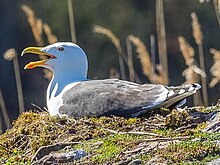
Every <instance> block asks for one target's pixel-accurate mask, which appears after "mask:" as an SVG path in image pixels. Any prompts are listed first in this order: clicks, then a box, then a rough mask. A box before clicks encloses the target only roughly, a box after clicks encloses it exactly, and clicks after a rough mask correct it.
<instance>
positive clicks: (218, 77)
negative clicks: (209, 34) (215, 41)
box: [209, 48, 220, 88]
mask: <svg viewBox="0 0 220 165" xmlns="http://www.w3.org/2000/svg"><path fill="white" fill-rule="evenodd" d="M210 53H211V54H213V56H214V57H213V59H214V65H213V66H212V67H211V69H210V72H211V74H212V76H213V78H212V80H211V82H210V84H209V86H210V87H211V88H212V87H214V86H215V85H216V84H217V83H219V82H220V51H219V50H216V49H214V48H212V49H210Z"/></svg>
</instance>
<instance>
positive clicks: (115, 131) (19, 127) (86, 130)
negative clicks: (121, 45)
mask: <svg viewBox="0 0 220 165" xmlns="http://www.w3.org/2000/svg"><path fill="white" fill-rule="evenodd" d="M198 110H199V109H198ZM215 110H216V108H215ZM187 111H188V112H189V113H188V117H190V109H187ZM195 111H196V110H195V109H194V110H193V112H195ZM174 113H177V112H173V113H171V114H172V115H173V114H174ZM198 113H199V112H198ZM200 113H201V112H200ZM171 114H169V115H171ZM185 114H186V113H185V112H184V113H183V116H184V115H185ZM202 114H203V113H202ZM204 114H206V113H204ZM169 115H168V116H167V117H163V116H161V115H159V114H152V115H151V116H150V117H149V118H145V117H143V118H127V119H126V118H123V117H114V116H112V117H100V118H80V119H68V118H59V117H57V116H55V117H51V116H49V114H48V113H46V112H41V113H35V112H25V113H23V114H22V115H20V116H19V118H18V119H17V120H16V121H14V123H13V127H12V128H11V129H9V130H7V131H6V132H5V133H4V134H3V135H1V136H0V162H1V163H3V164H30V161H31V159H32V158H33V156H34V154H35V153H36V151H37V150H38V149H39V148H40V147H41V146H47V145H55V144H58V143H59V144H61V143H71V142H80V143H79V144H76V145H73V144H70V145H71V146H72V147H73V149H75V150H76V149H80V150H85V151H86V153H87V156H86V157H83V158H81V159H80V160H78V161H77V162H76V163H83V162H89V163H93V164H106V163H109V164H111V163H115V162H126V163H129V162H131V161H132V160H135V159H140V160H141V161H142V162H147V161H151V160H153V159H154V158H158V159H157V160H155V161H156V162H158V163H159V162H166V163H168V164H169V163H170V164H173V163H180V162H184V163H185V164H190V163H192V162H194V163H196V162H199V163H200V164H204V163H205V162H207V161H210V160H212V159H215V158H218V157H220V156H219V155H220V147H219V143H218V140H219V139H220V133H218V132H214V133H209V132H204V131H202V130H203V129H204V128H205V127H206V123H205V122H201V121H200V120H193V117H191V119H190V120H189V121H188V120H183V119H184V118H183V116H181V113H178V115H177V116H176V117H179V118H180V119H181V120H182V121H184V122H183V124H179V125H178V126H177V125H174V126H170V125H166V121H167V120H168V119H167V118H169ZM197 118H198V117H197ZM175 120H176V119H175ZM178 121H179V120H178ZM186 121H187V122H186ZM192 121H194V122H195V123H193V124H192ZM64 151H65V150H64Z"/></svg>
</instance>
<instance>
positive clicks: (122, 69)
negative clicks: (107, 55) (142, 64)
mask: <svg viewBox="0 0 220 165" xmlns="http://www.w3.org/2000/svg"><path fill="white" fill-rule="evenodd" d="M93 31H94V32H95V33H98V34H103V35H104V36H106V37H107V38H108V39H109V40H110V41H111V42H112V43H113V45H114V46H115V47H116V49H117V52H118V60H119V65H120V72H121V78H122V79H123V80H125V79H126V76H125V67H124V62H123V57H122V48H121V44H120V40H119V39H118V38H117V37H116V35H115V34H113V33H112V32H111V31H110V30H109V29H107V28H104V27H102V26H99V25H94V27H93Z"/></svg>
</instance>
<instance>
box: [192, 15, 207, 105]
mask: <svg viewBox="0 0 220 165" xmlns="http://www.w3.org/2000/svg"><path fill="white" fill-rule="evenodd" d="M191 17H192V30H193V37H194V39H195V42H196V44H197V45H198V50H199V64H200V68H201V69H202V71H203V72H204V73H205V61H204V53H203V35H202V31H201V26H200V24H199V21H198V18H197V16H196V14H195V13H192V14H191ZM201 80H202V95H203V102H204V105H205V106H208V92H207V82H206V77H201Z"/></svg>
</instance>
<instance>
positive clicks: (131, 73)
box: [126, 37, 134, 81]
mask: <svg viewBox="0 0 220 165" xmlns="http://www.w3.org/2000/svg"><path fill="white" fill-rule="evenodd" d="M126 47H127V55H128V69H129V78H130V81H134V66H133V58H132V46H131V41H130V40H129V39H128V37H127V38H126Z"/></svg>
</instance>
